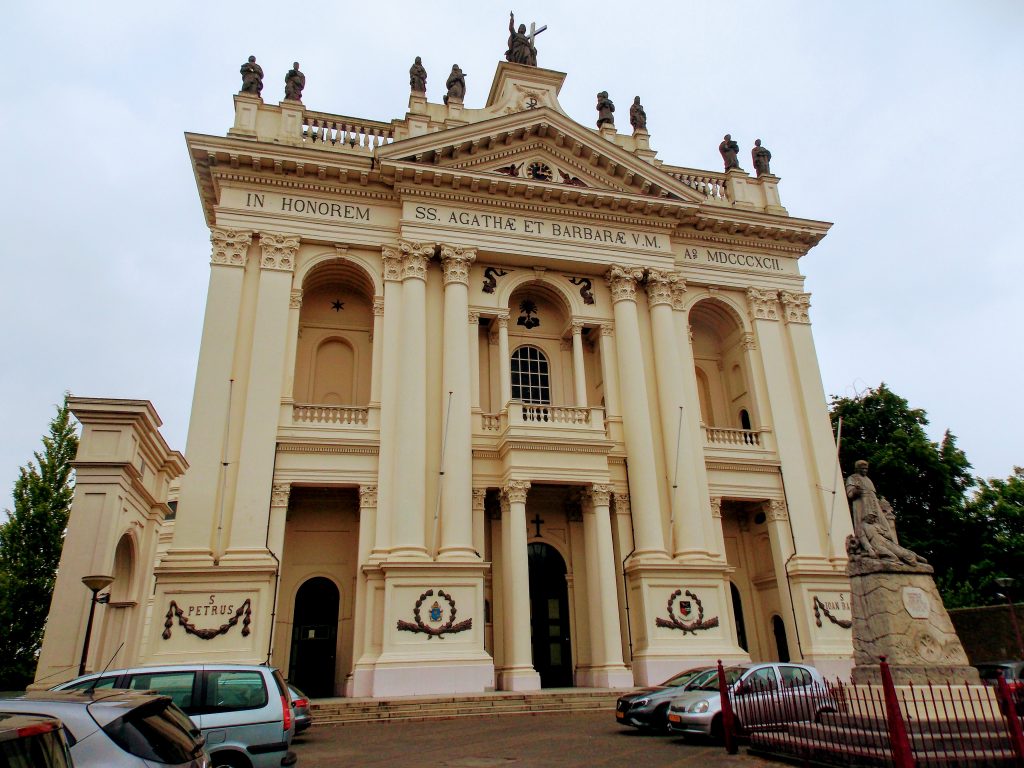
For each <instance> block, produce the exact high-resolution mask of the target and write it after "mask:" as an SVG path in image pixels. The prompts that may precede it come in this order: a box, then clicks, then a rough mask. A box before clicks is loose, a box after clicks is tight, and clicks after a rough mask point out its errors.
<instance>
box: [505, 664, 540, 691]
mask: <svg viewBox="0 0 1024 768" xmlns="http://www.w3.org/2000/svg"><path fill="white" fill-rule="evenodd" d="M498 687H499V688H500V689H501V690H503V691H539V690H540V675H539V674H538V673H537V670H535V669H534V668H533V667H509V668H506V669H502V670H500V671H499V672H498Z"/></svg>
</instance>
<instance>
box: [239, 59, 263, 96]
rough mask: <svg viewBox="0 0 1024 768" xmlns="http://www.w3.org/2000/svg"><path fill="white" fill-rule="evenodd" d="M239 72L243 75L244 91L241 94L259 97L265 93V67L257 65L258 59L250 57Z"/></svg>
mask: <svg viewBox="0 0 1024 768" xmlns="http://www.w3.org/2000/svg"><path fill="white" fill-rule="evenodd" d="M239 71H240V72H241V73H242V90H240V91H239V93H248V94H250V95H252V96H259V95H260V93H261V92H262V91H263V67H261V66H260V65H259V64H257V63H256V57H255V56H250V57H249V60H248V61H247V62H245V63H244V64H243V65H242V67H241V69H240V70H239Z"/></svg>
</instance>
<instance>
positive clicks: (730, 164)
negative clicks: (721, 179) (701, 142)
mask: <svg viewBox="0 0 1024 768" xmlns="http://www.w3.org/2000/svg"><path fill="white" fill-rule="evenodd" d="M718 151H719V152H721V153H722V160H723V161H725V170H727V171H728V170H729V169H730V168H739V167H740V161H739V160H737V159H736V155H737V154H738V153H739V151H740V145H739V144H737V143H736V142H735V141H733V140H732V136H731V135H730V134H728V133H727V134H725V138H724V139H723V140H722V143H721V144H719V145H718Z"/></svg>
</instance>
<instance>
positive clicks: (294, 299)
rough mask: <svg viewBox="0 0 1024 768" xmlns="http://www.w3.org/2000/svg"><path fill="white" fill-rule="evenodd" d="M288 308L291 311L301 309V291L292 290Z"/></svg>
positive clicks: (299, 289) (297, 289) (298, 289)
mask: <svg viewBox="0 0 1024 768" xmlns="http://www.w3.org/2000/svg"><path fill="white" fill-rule="evenodd" d="M288 306H289V307H290V308H292V309H302V289H301V288H293V289H292V295H291V301H289V302H288Z"/></svg>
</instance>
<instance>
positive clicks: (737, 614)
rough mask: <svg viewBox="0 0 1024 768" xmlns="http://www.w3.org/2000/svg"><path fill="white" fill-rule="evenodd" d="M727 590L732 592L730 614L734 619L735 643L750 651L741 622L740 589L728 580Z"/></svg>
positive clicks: (745, 631) (741, 602)
mask: <svg viewBox="0 0 1024 768" xmlns="http://www.w3.org/2000/svg"><path fill="white" fill-rule="evenodd" d="M729 591H730V592H731V593H732V615H733V619H735V621H736V644H737V645H738V646H739V647H740V648H742V649H743V650H744V651H746V652H747V653H750V646H749V645H747V627H746V624H744V622H743V601H742V600H741V599H740V591H739V590H738V589H736V585H735V584H733V583H732V582H729Z"/></svg>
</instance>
